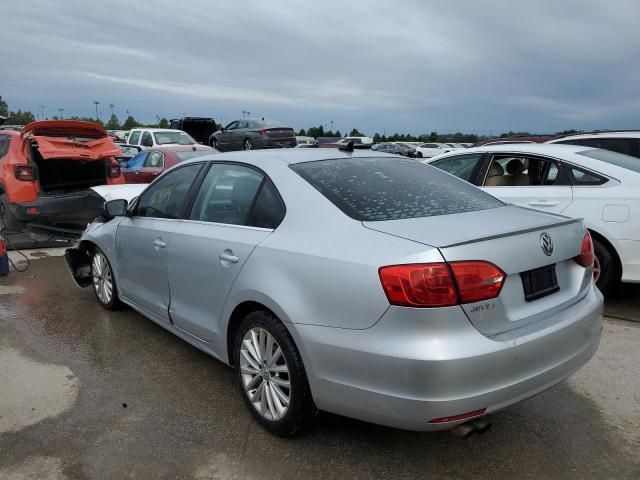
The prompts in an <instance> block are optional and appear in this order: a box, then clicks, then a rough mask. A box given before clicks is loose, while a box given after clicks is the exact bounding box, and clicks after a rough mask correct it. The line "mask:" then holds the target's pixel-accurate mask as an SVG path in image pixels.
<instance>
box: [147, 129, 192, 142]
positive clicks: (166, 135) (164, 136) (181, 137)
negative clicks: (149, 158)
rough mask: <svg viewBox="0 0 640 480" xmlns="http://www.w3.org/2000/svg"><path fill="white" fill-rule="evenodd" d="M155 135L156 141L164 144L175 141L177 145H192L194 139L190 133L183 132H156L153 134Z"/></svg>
mask: <svg viewBox="0 0 640 480" xmlns="http://www.w3.org/2000/svg"><path fill="white" fill-rule="evenodd" d="M153 136H154V137H156V143H157V144H158V145H166V144H168V143H177V144H178V145H193V144H194V143H196V141H195V140H194V139H193V138H191V136H190V135H188V134H186V133H184V132H178V131H176V132H156V133H154V134H153Z"/></svg>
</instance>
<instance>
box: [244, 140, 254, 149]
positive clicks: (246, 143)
mask: <svg viewBox="0 0 640 480" xmlns="http://www.w3.org/2000/svg"><path fill="white" fill-rule="evenodd" d="M242 148H243V150H253V142H252V141H251V139H250V138H245V139H244V142H242Z"/></svg>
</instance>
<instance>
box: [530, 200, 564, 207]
mask: <svg viewBox="0 0 640 480" xmlns="http://www.w3.org/2000/svg"><path fill="white" fill-rule="evenodd" d="M529 205H530V206H532V207H556V206H557V205H558V202H554V201H551V200H534V201H532V202H529Z"/></svg>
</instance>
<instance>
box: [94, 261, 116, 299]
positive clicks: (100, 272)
mask: <svg viewBox="0 0 640 480" xmlns="http://www.w3.org/2000/svg"><path fill="white" fill-rule="evenodd" d="M91 276H92V277H93V289H94V290H95V292H96V295H97V296H98V299H99V300H100V301H101V302H102V303H103V304H105V305H106V304H108V303H109V302H111V298H112V296H113V278H112V276H111V268H110V267H109V263H108V262H107V259H106V258H105V256H104V255H103V254H102V253H100V252H98V253H96V254H95V255H94V256H93V261H92V262H91Z"/></svg>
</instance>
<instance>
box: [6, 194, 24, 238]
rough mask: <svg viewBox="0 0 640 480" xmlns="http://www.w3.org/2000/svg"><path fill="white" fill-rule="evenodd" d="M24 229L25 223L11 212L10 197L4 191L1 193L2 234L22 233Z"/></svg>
mask: <svg viewBox="0 0 640 480" xmlns="http://www.w3.org/2000/svg"><path fill="white" fill-rule="evenodd" d="M23 230H24V223H22V222H20V221H19V220H18V219H17V218H15V217H14V216H13V214H12V213H11V209H10V208H9V199H8V198H7V196H6V195H5V194H4V193H3V194H2V195H0V234H2V233H5V234H10V233H20V232H22V231H23Z"/></svg>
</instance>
